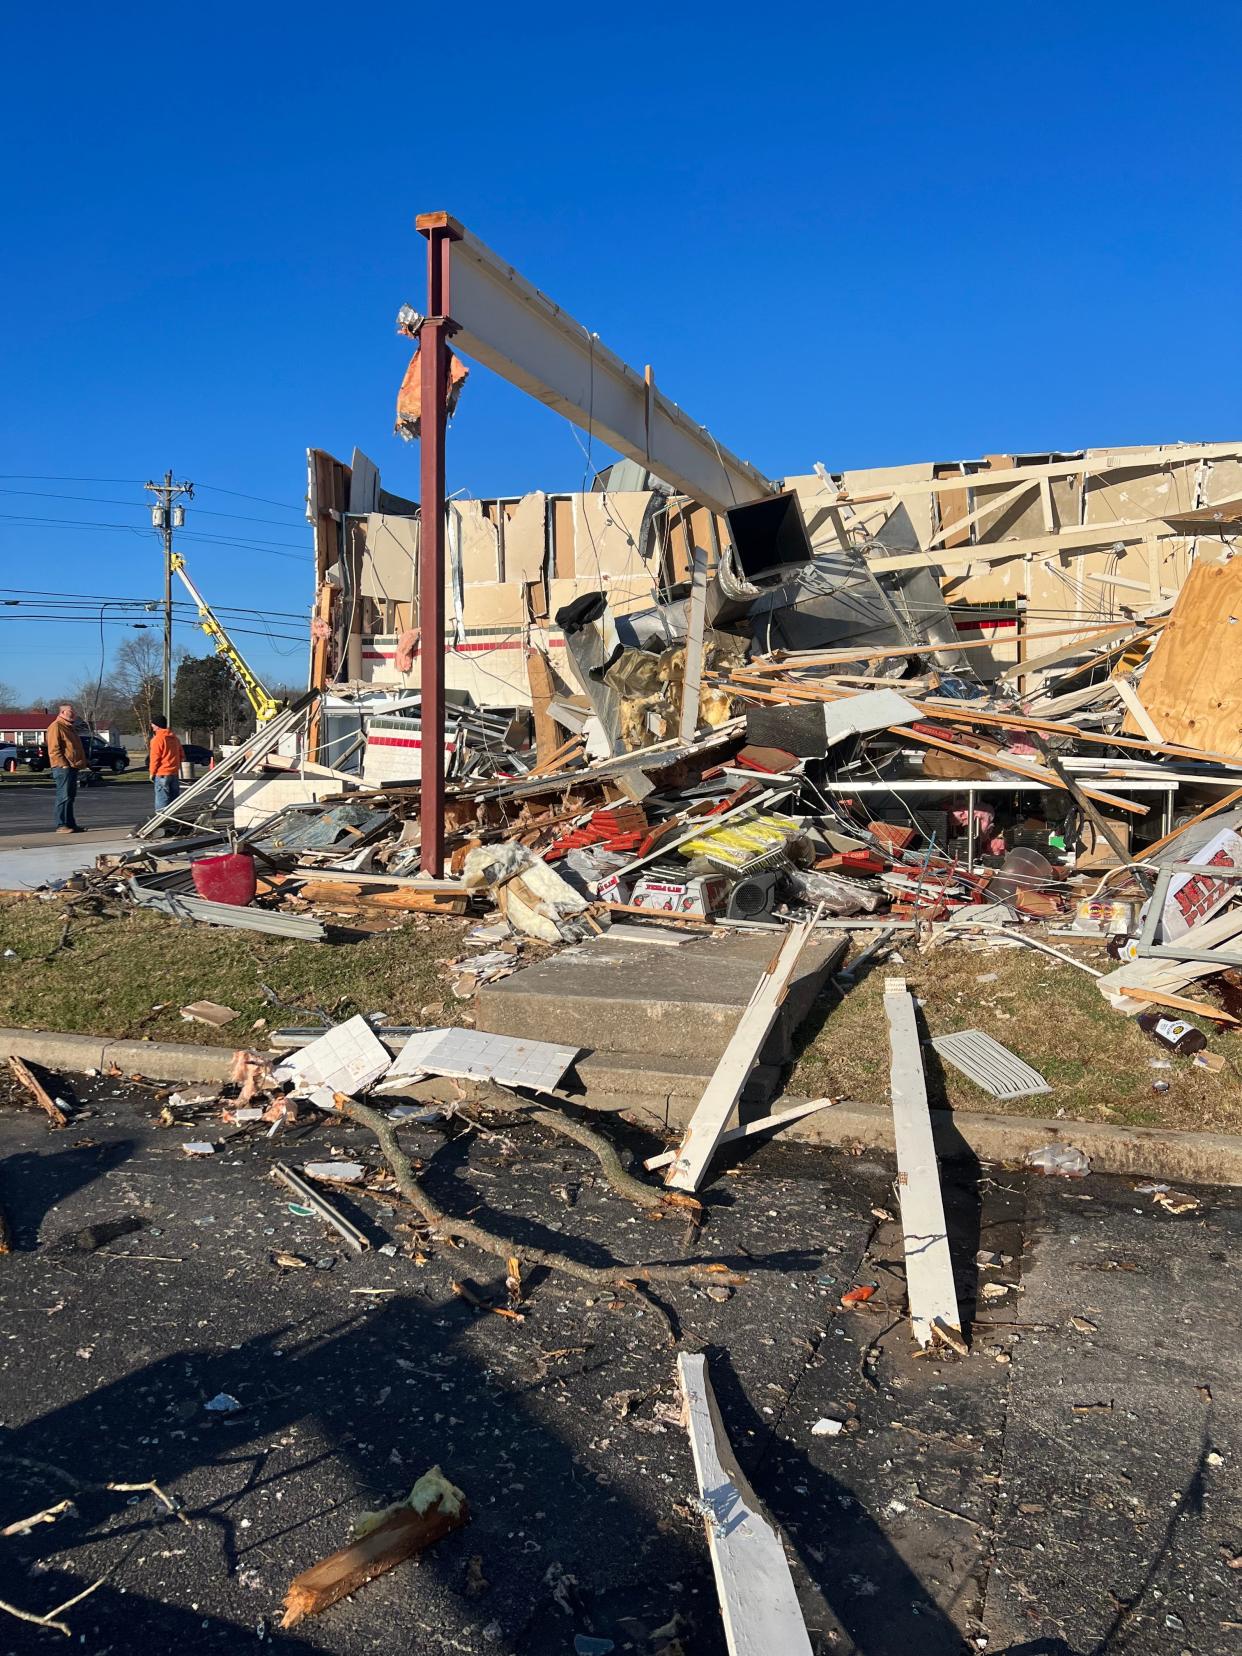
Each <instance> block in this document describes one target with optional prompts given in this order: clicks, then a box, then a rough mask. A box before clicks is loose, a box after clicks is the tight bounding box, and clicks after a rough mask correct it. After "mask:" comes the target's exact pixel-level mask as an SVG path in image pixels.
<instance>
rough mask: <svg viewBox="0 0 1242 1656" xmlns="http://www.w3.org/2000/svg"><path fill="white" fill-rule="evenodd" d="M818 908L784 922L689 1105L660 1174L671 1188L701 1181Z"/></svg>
mask: <svg viewBox="0 0 1242 1656" xmlns="http://www.w3.org/2000/svg"><path fill="white" fill-rule="evenodd" d="M822 913H823V906H822V904H821V906H820V907H819V908H817V909H816V910H815V913H814V914H813V915H812V916H811V918H810V919H809V920H804V921H803V922H802V923H801V924H800V925H797V926H791V927H790V928H789V930H788V932H787V933H786V934H785V939H784V941H783V942H782V944H781V946H780V948H779V949H778V950H777V952H776V954H775V955H774V956H773V957H772V959H771V961H770V962H769V963H768V968H767V971H766V972H764V974H763V976H762V977H761V978H760V979H759V982H758V983H757V984H756V985H755V992H754V994H753V995H752V996H751V998H750V1003H749V1005H748V1006H747V1007H746V1008H745V1010H744V1011H743V1013H742V1015H741V1017H740V1018H739V1019H738V1022H737V1028H736V1029H735V1030H734V1031H733V1035H732V1037H731V1039H730V1041H729V1044H728V1046H727V1047H726V1048H725V1049H724V1052H723V1053H722V1055H721V1058H720V1062H719V1063H718V1064H717V1065H716V1070H715V1073H714V1074H713V1076H712V1078H711V1080H710V1081H709V1082H708V1083H707V1086H706V1088H705V1089H704V1091H703V1096H702V1097H701V1098H700V1099H699V1101H698V1103H697V1104H696V1105H695V1107H694V1114H693V1115H692V1116H691V1118H690V1125H689V1126H688V1127H687V1128H686V1132H685V1137H684V1138H683V1139H682V1141H681V1148H680V1149H679V1150H678V1152H677V1155H676V1158H675V1159H674V1161H673V1163H672V1165H671V1167H670V1168H669V1170H668V1172H667V1173H666V1174H665V1175H664V1182H665V1184H666V1185H668V1186H669V1187H670V1188H671V1189H673V1190H686V1191H694V1190H697V1189H698V1188H699V1185H700V1184H701V1183H702V1181H703V1176H704V1174H705V1173H706V1172H707V1166H708V1163H709V1162H710V1161H711V1159H712V1154H713V1152H714V1151H715V1149H716V1146H717V1145H718V1144H719V1143H720V1139H721V1137H722V1135H723V1133H724V1131H725V1128H726V1127H727V1126H728V1124H729V1117H730V1116H731V1115H732V1114H733V1112H734V1110H735V1109H736V1108H737V1101H738V1099H739V1098H740V1097H741V1095H742V1088H743V1087H744V1086H745V1085H746V1077H747V1076H748V1075H749V1074H750V1072H751V1070H752V1069H753V1068H754V1065H755V1061H756V1060H757V1058H758V1056H759V1052H760V1049H761V1048H762V1046H763V1043H764V1041H765V1040H766V1039H767V1036H768V1031H769V1030H770V1029H771V1028H772V1025H773V1024H774V1023H775V1022H776V1015H777V1013H778V1012H779V1011H780V1009H781V1002H782V1001H783V1000H784V999H785V996H786V994H787V993H788V991H789V984H790V980H791V979H792V977H793V974H794V970H795V968H796V967H797V964H798V960H799V958H800V956H801V954H802V951H803V949H805V947H806V945H807V941H808V940H809V938H810V936H811V934H812V932H813V931H814V930H815V926H816V923H817V921H818V920H819V917H820V915H821V914H822Z"/></svg>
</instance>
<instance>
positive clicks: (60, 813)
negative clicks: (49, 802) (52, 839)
mask: <svg viewBox="0 0 1242 1656" xmlns="http://www.w3.org/2000/svg"><path fill="white" fill-rule="evenodd" d="M52 781H53V782H55V784H56V826H57V827H58V828H76V827H77V821H76V820H75V818H74V815H73V800H74V796H75V794H76V793H77V791H78V773H77V771H75V770H70V769H69V767H68V766H67V765H63V766H62V765H54V766H53V767H52Z"/></svg>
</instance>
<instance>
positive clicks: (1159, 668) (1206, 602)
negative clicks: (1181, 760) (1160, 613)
mask: <svg viewBox="0 0 1242 1656" xmlns="http://www.w3.org/2000/svg"><path fill="white" fill-rule="evenodd" d="M1138 692H1139V697H1140V699H1141V700H1142V703H1143V706H1144V707H1145V708H1146V709H1147V711H1148V712H1149V713H1150V714H1151V716H1152V718H1153V719H1154V720H1155V721H1156V723H1157V724H1158V725H1159V727H1160V729H1161V730H1162V731H1163V732H1164V735H1165V738H1166V740H1168V741H1170V742H1179V743H1184V744H1185V745H1187V746H1189V747H1197V748H1203V749H1205V750H1207V751H1210V752H1213V753H1227V754H1229V755H1230V756H1231V757H1235V758H1242V558H1232V559H1230V561H1229V562H1228V563H1223V564H1209V563H1197V564H1196V565H1195V566H1194V568H1193V569H1192V570H1191V571H1190V574H1189V576H1188V578H1187V580H1186V584H1185V585H1184V586H1183V588H1182V590H1181V594H1180V596H1179V597H1178V600H1177V603H1176V604H1175V605H1174V606H1173V613H1172V615H1171V616H1170V617H1169V621H1168V624H1167V625H1166V626H1165V628H1164V631H1163V632H1162V633H1161V635H1160V637H1159V638H1158V639H1157V641H1156V645H1155V648H1154V650H1153V651H1152V658H1151V661H1150V663H1149V665H1148V667H1147V670H1146V672H1145V673H1144V674H1143V677H1142V680H1141V681H1140V683H1139V686H1138ZM1132 724H1133V720H1132V718H1130V717H1127V719H1126V729H1127V730H1129V729H1130V727H1131V725H1132Z"/></svg>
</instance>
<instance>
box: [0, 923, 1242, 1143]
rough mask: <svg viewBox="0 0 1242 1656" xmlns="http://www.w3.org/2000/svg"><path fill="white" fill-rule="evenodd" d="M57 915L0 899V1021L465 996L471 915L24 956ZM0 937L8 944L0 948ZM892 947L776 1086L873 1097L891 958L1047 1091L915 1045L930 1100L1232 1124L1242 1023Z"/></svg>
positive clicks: (102, 1024) (991, 956)
mask: <svg viewBox="0 0 1242 1656" xmlns="http://www.w3.org/2000/svg"><path fill="white" fill-rule="evenodd" d="M0 901H2V900H0ZM63 915H64V904H63V900H60V899H58V900H56V901H52V902H42V901H40V900H38V899H36V898H30V897H19V898H13V899H12V900H10V901H8V902H7V903H5V904H4V906H0V1024H6V1025H16V1026H18V1027H22V1028H29V1029H63V1030H71V1031H76V1032H80V1033H87V1034H97V1035H113V1036H131V1037H133V1036H137V1037H142V1036H149V1037H151V1038H152V1039H154V1040H173V1041H189V1042H197V1043H199V1044H206V1045H220V1044H236V1045H238V1046H242V1045H247V1044H251V1045H254V1046H257V1047H261V1046H263V1045H264V1044H265V1039H266V1037H265V1034H264V1032H263V1031H262V1030H258V1031H253V1032H252V1030H251V1025H252V1024H253V1023H254V1021H255V1020H256V1019H258V1018H265V1019H266V1020H267V1023H268V1025H269V1026H271V1027H276V1026H279V1025H281V1024H288V1023H294V1022H297V1021H299V1020H298V1014H297V1013H296V1012H290V1011H286V1010H281V1009H278V1008H275V1007H273V1006H271V1005H270V1004H269V1003H268V1002H267V1001H266V999H265V998H264V995H263V993H262V990H261V989H260V987H259V985H260V983H266V984H268V985H269V986H270V987H271V988H272V989H273V990H274V991H275V992H276V994H277V996H278V997H279V998H280V1000H281V1001H283V1002H285V1003H286V1005H287V1006H290V1007H295V1008H303V1009H305V1011H306V1013H307V1014H308V1016H309V1015H310V1013H311V1010H312V1008H314V1007H316V1006H319V1007H322V1008H323V1010H324V1011H325V1012H327V1013H328V1014H329V1015H330V1016H332V1017H333V1018H335V1019H338V1020H339V1019H342V1018H346V1017H350V1016H352V1015H353V1014H354V1013H355V1012H386V1013H388V1014H389V1015H390V1016H391V1017H393V1018H394V1019H397V1020H399V1021H401V1022H409V1023H421V1022H428V1021H431V1020H433V1019H434V1020H437V1021H440V1020H443V1021H445V1022H449V1023H458V1022H460V1021H461V1018H462V1014H463V1013H464V1012H466V1011H468V1010H469V1008H468V1006H467V1005H466V1004H465V1003H463V1002H461V1001H457V1000H456V999H455V998H454V997H453V995H452V992H451V990H450V988H449V979H450V976H451V974H450V973H449V970H448V962H450V961H451V960H453V959H455V958H456V957H457V956H458V954H459V953H460V952H461V949H460V940H461V935H462V933H463V931H465V930H466V929H467V927H468V925H469V924H470V922H468V921H463V920H448V919H438V918H433V917H429V916H410V917H409V918H408V919H406V920H404V921H403V923H402V924H401V926H400V927H399V928H398V929H395V930H393V931H388V932H383V933H378V934H375V935H372V936H357V935H355V936H354V937H353V938H352V939H351V940H348V941H341V942H336V943H326V944H325V943H302V942H294V941H289V940H285V939H281V938H276V937H263V936H260V935H256V934H254V933H243V932H232V931H228V930H226V929H224V928H217V927H211V926H198V925H193V924H190V925H180V924H178V923H177V922H176V921H174V920H170V919H168V918H167V917H165V916H163V915H157V914H151V913H146V912H143V911H141V910H131V911H127V912H126V913H125V914H124V916H123V917H122V918H120V919H115V920H110V919H103V918H99V919H87V920H85V921H83V922H82V923H81V929H79V930H77V931H76V932H75V934H74V942H73V945H72V947H71V948H69V949H65V950H62V951H60V952H59V953H57V954H56V955H54V956H53V958H52V959H51V960H48V961H41V960H39V959H38V957H39V956H40V955H44V954H46V953H47V952H48V951H49V950H51V949H52V947H53V946H54V944H55V943H56V940H57V938H58V937H59V935H60V930H61V922H62V919H63ZM1066 946H1067V947H1075V946H1074V945H1066ZM4 949H12V950H13V951H14V954H15V957H16V958H13V959H4V958H3V957H2V955H3V950H4ZM901 952H902V954H903V955H904V963H903V964H896V963H894V964H893V965H891V966H888V967H884V966H881V968H880V969H879V970H878V971H874V972H872V973H871V974H870V975H869V976H868V977H866V978H865V979H864V980H863V982H861V983H860V984H859V985H858V986H857V987H856V988H854V989H851V990H849V991H848V993H847V994H846V995H845V997H844V998H843V999H842V998H841V997H840V996H839V995H836V994H835V993H833V994H830V995H828V996H825V997H824V998H823V1000H822V1001H821V1002H820V1004H819V1005H818V1006H817V1007H816V1008H815V1010H814V1012H813V1014H812V1016H811V1017H810V1018H809V1019H808V1020H807V1022H806V1024H805V1025H804V1026H803V1030H802V1032H801V1038H802V1048H803V1049H802V1052H801V1054H800V1057H799V1059H798V1062H797V1065H796V1068H795V1070H794V1073H793V1075H792V1077H791V1078H790V1081H789V1083H788V1086H789V1091H790V1092H791V1093H795V1094H809V1095H818V1094H830V1095H838V1096H844V1097H849V1098H857V1099H861V1100H862V1101H863V1102H865V1103H870V1104H883V1103H885V1102H886V1101H887V1098H888V1051H889V1048H888V1029H887V1023H886V1020H885V1017H884V1007H883V995H884V978H885V976H886V975H888V974H892V973H903V974H904V975H905V977H906V980H907V982H908V983H909V985H910V987H911V989H912V990H913V992H914V993H915V994H916V995H917V996H918V997H919V998H920V1000H921V1001H922V1003H923V1005H922V1015H923V1020H924V1023H925V1026H926V1029H927V1031H928V1033H930V1034H933V1035H938V1034H949V1033H951V1032H953V1031H955V1030H960V1029H982V1030H983V1031H985V1032H986V1033H987V1034H989V1035H991V1036H993V1037H994V1038H995V1039H996V1040H998V1041H1000V1042H1002V1043H1003V1044H1004V1045H1005V1046H1007V1047H1010V1048H1011V1049H1012V1050H1013V1051H1014V1052H1016V1053H1017V1054H1018V1055H1019V1056H1020V1057H1022V1058H1024V1059H1025V1060H1026V1061H1027V1063H1029V1064H1032V1065H1034V1067H1035V1068H1036V1069H1037V1070H1039V1071H1040V1072H1041V1073H1042V1074H1043V1075H1044V1077H1045V1078H1046V1079H1047V1080H1048V1082H1049V1083H1050V1084H1051V1086H1052V1091H1051V1092H1050V1093H1044V1094H1039V1095H1037V1096H1035V1097H1033V1098H1025V1099H1015V1100H1013V1101H1012V1102H1011V1103H1008V1104H1006V1103H1003V1102H1002V1101H1000V1100H998V1099H994V1098H993V1097H992V1096H991V1095H990V1094H989V1093H986V1092H983V1091H981V1090H980V1089H979V1088H977V1087H975V1086H973V1085H972V1084H971V1083H970V1082H969V1081H967V1080H966V1079H965V1078H964V1077H963V1076H962V1075H960V1074H959V1073H958V1071H957V1070H955V1069H952V1068H950V1067H948V1066H945V1067H944V1068H943V1070H942V1069H941V1066H940V1065H939V1063H938V1062H937V1061H936V1060H935V1058H934V1056H933V1055H930V1054H929V1056H928V1062H927V1070H928V1082H929V1092H930V1094H931V1097H932V1102H933V1103H934V1104H938V1105H944V1104H948V1105H949V1106H950V1107H951V1108H954V1109H961V1110H988V1111H1007V1112H1009V1113H1016V1114H1023V1115H1037V1116H1056V1115H1057V1114H1058V1113H1059V1112H1064V1114H1065V1116H1066V1117H1067V1118H1071V1119H1079V1120H1086V1121H1104V1122H1115V1123H1117V1124H1120V1125H1125V1126H1141V1127H1157V1126H1165V1127H1176V1128H1206V1129H1211V1130H1214V1131H1219V1132H1242V1088H1239V1086H1238V1070H1239V1064H1240V1061H1242V1035H1238V1034H1229V1035H1223V1034H1220V1033H1219V1032H1216V1031H1214V1030H1213V1029H1212V1027H1211V1026H1210V1025H1205V1026H1204V1027H1205V1030H1206V1032H1207V1033H1208V1036H1209V1043H1210V1048H1211V1050H1212V1051H1214V1052H1217V1053H1220V1054H1221V1055H1222V1056H1223V1057H1225V1058H1226V1059H1227V1060H1228V1062H1227V1067H1226V1069H1225V1070H1224V1071H1222V1072H1221V1073H1220V1074H1218V1075H1213V1074H1211V1073H1210V1072H1209V1071H1207V1070H1203V1069H1199V1068H1197V1067H1196V1066H1195V1065H1194V1064H1192V1063H1191V1061H1190V1060H1189V1059H1183V1058H1174V1057H1172V1056H1171V1055H1170V1054H1168V1053H1166V1052H1165V1051H1164V1050H1163V1049H1162V1048H1160V1047H1158V1046H1157V1045H1156V1044H1155V1043H1154V1042H1153V1041H1151V1040H1150V1039H1149V1038H1148V1037H1147V1036H1146V1035H1144V1034H1143V1033H1142V1031H1141V1030H1140V1029H1139V1028H1138V1025H1137V1024H1136V1022H1135V1021H1134V1019H1133V1018H1128V1017H1125V1016H1123V1015H1122V1014H1121V1013H1118V1012H1114V1011H1113V1010H1112V1009H1111V1007H1109V1005H1108V1003H1107V1002H1106V1001H1105V1000H1104V998H1103V996H1102V995H1101V994H1100V993H1099V991H1098V990H1097V989H1096V987H1095V984H1094V982H1093V981H1092V980H1091V979H1090V978H1088V977H1087V976H1085V975H1084V974H1083V973H1081V972H1077V971H1075V970H1074V969H1073V968H1072V967H1070V966H1063V965H1060V964H1059V963H1058V962H1056V961H1053V960H1050V959H1048V958H1047V957H1045V956H1041V955H1036V954H1033V953H1029V952H1027V951H1025V950H1023V951H1021V952H1019V951H1018V950H1004V949H995V950H984V949H974V948H970V947H968V946H966V945H964V944H962V943H953V944H949V945H947V946H946V947H943V948H940V949H936V950H935V951H933V952H932V953H930V954H925V955H920V954H918V953H917V951H916V950H915V948H914V945H913V943H911V942H908V941H904V940H903V943H902V951H901ZM1081 952H1082V954H1083V958H1084V959H1086V960H1088V961H1089V962H1091V963H1093V964H1096V965H1099V964H1101V963H1102V962H1103V961H1104V958H1105V957H1104V954H1103V950H1102V949H1099V948H1089V949H1085V950H1083V951H1081ZM984 980H989V981H984ZM193 1000H214V1001H220V1002H223V1004H225V1005H226V1006H231V1007H233V1008H235V1010H236V1011H237V1012H238V1014H239V1016H238V1017H237V1019H236V1020H235V1021H234V1022H233V1023H231V1024H228V1025H226V1026H225V1028H223V1029H221V1030H216V1029H213V1028H211V1027H209V1026H208V1025H206V1024H197V1023H187V1022H185V1021H184V1020H183V1019H182V1018H181V1017H180V1016H179V1009H180V1008H181V1007H182V1006H183V1005H185V1004H186V1002H188V1001H193ZM312 1021H313V1020H312ZM1166 1058H1167V1059H1168V1060H1169V1062H1170V1064H1171V1066H1172V1067H1171V1068H1170V1069H1167V1070H1166V1069H1153V1068H1152V1060H1153V1059H1155V1060H1161V1059H1166ZM1156 1081H1167V1082H1168V1083H1169V1090H1168V1091H1167V1092H1163V1093H1157V1092H1153V1090H1152V1085H1153V1083H1154V1082H1156Z"/></svg>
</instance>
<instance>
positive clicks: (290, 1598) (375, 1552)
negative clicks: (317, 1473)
mask: <svg viewBox="0 0 1242 1656" xmlns="http://www.w3.org/2000/svg"><path fill="white" fill-rule="evenodd" d="M469 1516H470V1511H469V1508H468V1506H467V1504H466V1497H465V1496H464V1495H463V1494H462V1492H461V1490H460V1489H457V1488H456V1487H455V1486H454V1485H453V1484H451V1483H449V1481H448V1480H447V1478H445V1477H444V1476H443V1475H442V1473H441V1471H440V1468H439V1467H438V1466H436V1467H433V1468H432V1469H431V1471H430V1472H427V1473H424V1475H423V1476H422V1477H421V1478H420V1479H419V1480H418V1482H417V1483H416V1484H415V1485H414V1488H413V1489H412V1490H411V1491H410V1497H409V1500H408V1501H407V1502H405V1503H404V1504H403V1505H401V1506H398V1507H394V1508H392V1509H391V1510H390V1511H389V1512H388V1513H387V1514H385V1515H384V1516H383V1517H382V1518H381V1519H380V1521H379V1522H378V1523H377V1524H375V1525H374V1527H373V1528H369V1529H367V1531H366V1533H365V1534H363V1535H360V1536H359V1537H358V1539H357V1540H355V1541H353V1542H351V1543H350V1545H349V1546H348V1547H342V1548H341V1549H340V1551H339V1552H334V1553H332V1554H331V1555H330V1556H329V1557H327V1558H323V1559H320V1561H319V1563H318V1564H312V1565H311V1567H310V1569H309V1570H303V1571H302V1573H301V1575H298V1576H294V1578H293V1580H292V1581H291V1582H290V1583H289V1591H288V1592H287V1593H286V1594H285V1613H284V1615H283V1617H282V1618H281V1622H280V1625H281V1626H282V1627H293V1626H294V1625H295V1624H296V1623H297V1622H300V1621H301V1620H302V1618H303V1617H304V1616H316V1615H318V1614H319V1612H320V1611H321V1610H326V1609H327V1608H328V1606H329V1605H332V1604H335V1603H337V1601H338V1600H339V1599H343V1598H347V1597H348V1596H349V1594H350V1593H356V1592H357V1590H358V1588H359V1587H362V1586H364V1585H365V1584H366V1583H367V1582H368V1581H373V1580H374V1579H375V1577H376V1576H378V1575H383V1574H384V1573H385V1571H387V1570H391V1569H393V1568H395V1566H396V1565H398V1564H400V1563H402V1561H403V1560H405V1559H407V1558H412V1557H413V1555H414V1554H415V1553H418V1552H422V1551H423V1550H424V1549H425V1548H427V1547H430V1546H432V1545H433V1544H434V1543H435V1542H436V1541H439V1540H440V1539H441V1538H442V1537H443V1536H445V1535H448V1534H449V1533H450V1531H452V1530H455V1529H460V1528H461V1526H462V1525H463V1524H464V1523H465V1522H466V1521H467V1519H468V1518H469Z"/></svg>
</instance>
